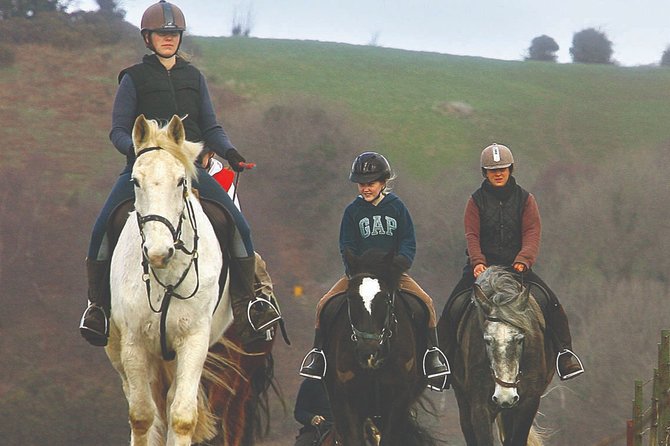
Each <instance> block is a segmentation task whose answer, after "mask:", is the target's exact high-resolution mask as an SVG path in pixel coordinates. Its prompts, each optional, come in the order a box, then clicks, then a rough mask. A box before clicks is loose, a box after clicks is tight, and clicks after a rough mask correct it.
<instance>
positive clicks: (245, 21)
mask: <svg viewBox="0 0 670 446" xmlns="http://www.w3.org/2000/svg"><path fill="white" fill-rule="evenodd" d="M253 26H254V13H253V7H252V6H251V5H249V7H248V8H247V11H246V14H244V13H240V12H239V11H238V10H237V8H235V12H234V13H233V28H232V31H231V32H232V35H233V36H235V37H249V35H250V34H251V29H252V28H253Z"/></svg>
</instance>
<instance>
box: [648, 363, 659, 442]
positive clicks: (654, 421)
mask: <svg viewBox="0 0 670 446" xmlns="http://www.w3.org/2000/svg"><path fill="white" fill-rule="evenodd" d="M659 377H660V375H659V373H658V369H657V368H655V369H654V383H653V387H652V390H651V418H650V420H649V446H658V401H659V398H660V389H661V386H660V384H659Z"/></svg>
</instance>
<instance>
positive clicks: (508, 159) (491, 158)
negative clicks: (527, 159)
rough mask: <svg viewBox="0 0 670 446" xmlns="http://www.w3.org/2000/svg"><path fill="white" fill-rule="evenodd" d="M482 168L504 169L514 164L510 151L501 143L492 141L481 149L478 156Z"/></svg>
mask: <svg viewBox="0 0 670 446" xmlns="http://www.w3.org/2000/svg"><path fill="white" fill-rule="evenodd" d="M480 164H481V167H482V169H486V170H488V169H504V168H505V167H510V166H512V165H513V164H514V157H513V156H512V151H511V150H510V149H509V148H507V146H503V145H502V144H496V143H493V144H491V145H490V146H488V147H486V148H485V149H484V150H482V155H481V158H480Z"/></svg>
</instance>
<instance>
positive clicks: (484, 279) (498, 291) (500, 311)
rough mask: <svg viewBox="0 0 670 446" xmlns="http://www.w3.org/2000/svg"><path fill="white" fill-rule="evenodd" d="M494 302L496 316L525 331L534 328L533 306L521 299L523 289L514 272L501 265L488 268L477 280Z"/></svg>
mask: <svg viewBox="0 0 670 446" xmlns="http://www.w3.org/2000/svg"><path fill="white" fill-rule="evenodd" d="M476 283H477V285H479V287H480V288H481V290H482V291H483V292H484V294H485V295H486V296H487V297H488V298H489V299H490V301H491V303H492V304H493V308H494V309H493V313H495V316H496V317H498V318H500V319H502V320H504V321H506V322H508V323H510V324H512V325H514V326H516V327H518V328H521V329H522V330H523V331H526V332H527V331H529V330H530V329H531V328H532V320H531V315H532V314H534V313H533V311H532V308H531V307H530V306H529V305H528V304H527V301H526V302H523V301H522V300H520V299H519V297H520V296H521V292H522V291H523V289H522V287H521V284H520V283H519V281H518V280H517V279H516V278H515V277H514V275H513V274H512V273H510V272H509V271H507V270H506V269H504V268H503V267H499V266H492V267H490V268H487V269H486V270H485V271H484V272H483V273H482V274H481V275H480V276H479V277H478V278H477V281H476Z"/></svg>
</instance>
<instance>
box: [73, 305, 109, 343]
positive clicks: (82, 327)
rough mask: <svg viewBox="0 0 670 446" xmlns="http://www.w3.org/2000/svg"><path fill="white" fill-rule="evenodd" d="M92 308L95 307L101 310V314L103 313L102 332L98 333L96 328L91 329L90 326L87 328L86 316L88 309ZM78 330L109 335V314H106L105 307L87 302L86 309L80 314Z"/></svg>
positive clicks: (97, 334)
mask: <svg viewBox="0 0 670 446" xmlns="http://www.w3.org/2000/svg"><path fill="white" fill-rule="evenodd" d="M92 308H97V309H98V310H100V311H102V314H103V316H104V320H105V329H104V333H99V332H98V331H97V330H92V329H91V328H89V327H87V326H86V325H85V322H86V316H87V315H88V313H89V311H90V310H91V309H92ZM79 330H86V331H87V332H89V333H91V334H94V335H96V336H104V337H108V336H109V316H108V315H107V312H106V311H105V309H104V308H103V307H101V306H100V305H98V304H93V303H89V305H88V307H87V308H86V310H84V314H82V315H81V320H80V321H79Z"/></svg>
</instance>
